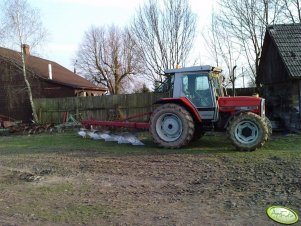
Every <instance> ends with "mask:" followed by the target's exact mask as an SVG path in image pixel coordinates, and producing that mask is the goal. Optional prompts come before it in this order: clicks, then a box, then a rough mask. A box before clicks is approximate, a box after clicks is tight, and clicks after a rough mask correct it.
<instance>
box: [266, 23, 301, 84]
mask: <svg viewBox="0 0 301 226" xmlns="http://www.w3.org/2000/svg"><path fill="white" fill-rule="evenodd" d="M267 34H269V35H270V37H271V39H272V40H273V42H274V43H275V45H276V46H277V48H278V51H279V54H280V56H281V58H282V60H283V63H284V64H285V65H286V68H287V70H288V72H289V74H290V75H291V76H292V77H295V78H300V77H301V23H297V24H277V25H272V26H269V27H268V28H267Z"/></svg>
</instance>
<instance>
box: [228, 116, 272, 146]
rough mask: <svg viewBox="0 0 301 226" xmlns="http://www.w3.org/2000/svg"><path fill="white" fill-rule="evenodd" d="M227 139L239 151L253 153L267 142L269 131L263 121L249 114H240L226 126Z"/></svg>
mask: <svg viewBox="0 0 301 226" xmlns="http://www.w3.org/2000/svg"><path fill="white" fill-rule="evenodd" d="M227 132H228V137H229V139H230V140H231V142H232V144H233V145H234V146H235V147H236V148H237V149H238V150H240V151H254V150H256V148H260V147H262V146H263V145H264V143H265V142H266V141H267V140H268V136H269V131H268V127H267V124H266V122H265V119H262V118H261V117H260V116H258V115H256V114H254V113H251V112H246V113H241V114H240V115H238V116H236V117H234V118H233V119H232V120H231V121H230V123H229V125H228V129H227Z"/></svg>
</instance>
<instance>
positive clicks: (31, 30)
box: [1, 0, 47, 122]
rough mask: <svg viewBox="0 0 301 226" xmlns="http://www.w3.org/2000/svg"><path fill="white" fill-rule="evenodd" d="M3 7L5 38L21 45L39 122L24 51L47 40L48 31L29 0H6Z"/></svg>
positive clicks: (33, 110) (34, 117) (24, 72)
mask: <svg viewBox="0 0 301 226" xmlns="http://www.w3.org/2000/svg"><path fill="white" fill-rule="evenodd" d="M2 8H3V17H2V18H1V19H2V23H3V28H4V31H5V38H6V39H9V40H10V42H12V43H13V44H14V45H17V46H19V48H20V47H21V59H22V69H23V77H24V81H25V84H26V88H27V91H28V97H29V101H30V104H31V108H32V112H33V119H34V121H35V122H38V116H37V113H36V109H35V105H34V102H33V97H32V89H31V86H30V83H29V80H28V76H27V70H26V55H25V53H24V51H23V49H24V48H23V45H25V44H29V45H30V46H31V47H35V46H37V45H39V44H41V43H42V42H43V41H44V40H45V38H46V36H47V32H46V30H45V29H44V28H43V25H42V22H41V17H40V14H39V12H38V10H37V9H34V8H32V7H31V6H30V5H29V3H28V2H27V0H6V1H5V3H4V5H3V6H2Z"/></svg>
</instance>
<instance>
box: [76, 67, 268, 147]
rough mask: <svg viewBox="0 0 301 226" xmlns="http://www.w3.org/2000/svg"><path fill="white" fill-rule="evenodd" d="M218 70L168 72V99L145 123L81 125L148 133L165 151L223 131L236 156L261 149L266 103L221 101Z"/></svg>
mask: <svg viewBox="0 0 301 226" xmlns="http://www.w3.org/2000/svg"><path fill="white" fill-rule="evenodd" d="M220 74H221V70H220V69H219V68H214V67H211V66H207V65H205V66H195V67H186V68H180V69H171V70H167V71H166V72H165V75H166V80H165V82H164V83H163V84H162V85H161V86H160V87H159V90H160V91H162V92H169V94H170V97H169V98H163V99H160V100H159V101H157V102H156V103H155V104H156V105H158V106H157V107H156V108H155V110H154V111H153V112H152V113H151V117H150V122H148V123H133V122H95V121H94V122H91V121H83V122H82V124H83V125H103V126H124V127H135V128H148V129H149V131H150V133H151V135H152V137H153V139H154V142H155V143H157V144H158V145H159V146H162V147H165V148H180V147H182V146H185V145H187V144H188V143H189V142H191V141H194V140H197V139H199V138H200V137H201V136H202V135H204V133H205V132H207V131H227V134H228V137H229V139H230V140H231V142H232V144H233V145H234V146H235V147H236V148H237V149H239V150H241V151H253V150H255V149H256V148H259V147H261V146H263V145H264V143H265V142H266V141H267V140H268V137H269V135H270V134H271V130H272V128H271V124H270V123H269V120H268V119H267V118H266V116H265V100H264V99H262V98H258V97H251V96H241V97H230V96H225V95H224V89H223V86H222V76H221V75H220Z"/></svg>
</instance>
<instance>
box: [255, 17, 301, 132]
mask: <svg viewBox="0 0 301 226" xmlns="http://www.w3.org/2000/svg"><path fill="white" fill-rule="evenodd" d="M257 84H258V85H260V86H261V87H262V95H263V97H265V98H266V101H267V102H266V106H267V115H268V117H270V119H272V120H279V121H281V122H282V124H283V125H284V126H285V127H286V128H288V129H290V130H293V131H294V130H300V129H301V112H300V109H301V24H300V23H298V24H278V25H272V26H269V27H267V30H266V33H265V38H264V44H263V49H262V55H261V59H260V65H259V74H258V77H257Z"/></svg>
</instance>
